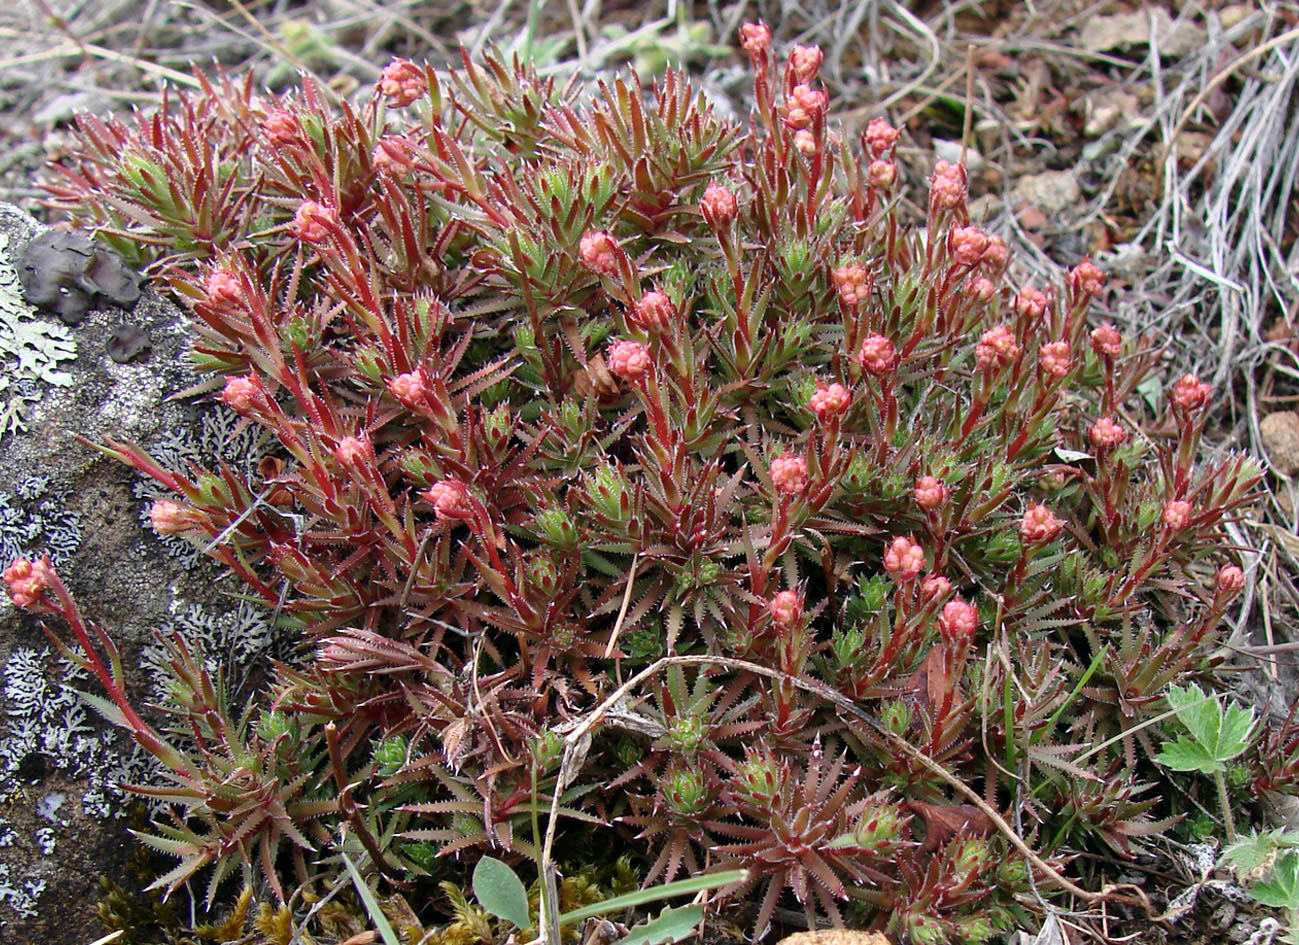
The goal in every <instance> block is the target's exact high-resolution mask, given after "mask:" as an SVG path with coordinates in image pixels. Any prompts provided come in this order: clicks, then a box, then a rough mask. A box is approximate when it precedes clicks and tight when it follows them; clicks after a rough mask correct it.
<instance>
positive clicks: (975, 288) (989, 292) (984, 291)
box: [966, 276, 997, 302]
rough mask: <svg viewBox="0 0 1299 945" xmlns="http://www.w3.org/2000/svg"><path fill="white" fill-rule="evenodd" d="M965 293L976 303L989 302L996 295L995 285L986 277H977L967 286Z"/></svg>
mask: <svg viewBox="0 0 1299 945" xmlns="http://www.w3.org/2000/svg"><path fill="white" fill-rule="evenodd" d="M966 291H967V292H969V293H970V296H971V298H973V299H974V300H975V301H976V302H991V301H992V297H993V296H995V295H996V294H997V284H996V283H995V282H993V281H992V280H991V279H989V278H988V277H987V276H979V278H977V279H975V280H974V281H973V282H971V283H970V284H969V287H968V288H967V289H966Z"/></svg>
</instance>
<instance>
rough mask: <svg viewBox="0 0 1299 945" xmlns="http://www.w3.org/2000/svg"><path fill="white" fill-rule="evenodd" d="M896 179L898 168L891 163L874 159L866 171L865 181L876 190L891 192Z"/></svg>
mask: <svg viewBox="0 0 1299 945" xmlns="http://www.w3.org/2000/svg"><path fill="white" fill-rule="evenodd" d="M897 179H898V166H897V165H896V164H894V163H893V162H892V161H885V160H881V159H879V158H876V159H875V160H874V161H871V163H870V167H868V168H867V169H866V180H867V182H868V183H869V184H870V185H871V186H872V187H874V188H875V189H876V190H892V189H893V184H894V182H895V181H896V180H897Z"/></svg>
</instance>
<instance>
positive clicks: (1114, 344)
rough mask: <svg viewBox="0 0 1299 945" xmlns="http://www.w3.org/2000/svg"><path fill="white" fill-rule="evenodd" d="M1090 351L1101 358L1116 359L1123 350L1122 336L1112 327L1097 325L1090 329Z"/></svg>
mask: <svg viewBox="0 0 1299 945" xmlns="http://www.w3.org/2000/svg"><path fill="white" fill-rule="evenodd" d="M1091 339H1092V350H1093V351H1095V352H1096V353H1097V354H1099V355H1100V356H1101V357H1103V358H1117V357H1118V356H1119V353H1120V352H1121V351H1122V350H1123V336H1122V335H1120V334H1119V332H1118V329H1117V328H1115V327H1114V326H1113V325H1098V326H1097V327H1095V328H1093V329H1092V333H1091Z"/></svg>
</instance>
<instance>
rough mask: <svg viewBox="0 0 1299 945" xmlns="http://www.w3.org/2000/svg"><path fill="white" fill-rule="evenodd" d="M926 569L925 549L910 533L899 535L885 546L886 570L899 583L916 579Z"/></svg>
mask: <svg viewBox="0 0 1299 945" xmlns="http://www.w3.org/2000/svg"><path fill="white" fill-rule="evenodd" d="M924 569H925V549H923V548H921V547H920V546H919V545H918V544H916V542H915V541H914V540H913V539H912V537H911V536H910V535H898V536H897V537H895V538H893V539H892V540H891V541H889V543H888V544H887V545H885V546H884V570H885V571H888V572H889V574H891V575H893V580H895V581H897V582H898V583H899V584H905V583H906V582H907V581H912V580H915V578H916V577H918V576H919V574H920V572H921V571H923V570H924Z"/></svg>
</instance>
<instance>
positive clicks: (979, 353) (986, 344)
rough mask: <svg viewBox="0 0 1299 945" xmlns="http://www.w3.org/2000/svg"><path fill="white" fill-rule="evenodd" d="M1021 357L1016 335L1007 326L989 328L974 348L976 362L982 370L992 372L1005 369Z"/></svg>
mask: <svg viewBox="0 0 1299 945" xmlns="http://www.w3.org/2000/svg"><path fill="white" fill-rule="evenodd" d="M1018 357H1019V342H1017V341H1016V340H1015V335H1014V333H1013V332H1012V331H1011V330H1010V329H1009V328H1007V327H1006V326H1005V325H997V326H996V327H995V328H989V329H988V330H987V331H985V332H984V333H983V334H982V335H981V336H979V341H978V343H977V344H976V345H975V346H974V360H975V362H976V363H977V364H978V365H979V368H980V370H984V371H990V370H992V369H993V368H1003V367H1006V366H1007V365H1009V364H1012V363H1014V361H1015V360H1016V359H1017V358H1018Z"/></svg>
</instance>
